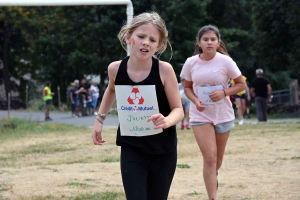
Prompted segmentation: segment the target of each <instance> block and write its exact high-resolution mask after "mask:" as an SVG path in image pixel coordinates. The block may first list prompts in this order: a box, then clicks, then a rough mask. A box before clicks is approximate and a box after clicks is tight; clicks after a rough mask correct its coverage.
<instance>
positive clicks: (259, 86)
mask: <svg viewBox="0 0 300 200" xmlns="http://www.w3.org/2000/svg"><path fill="white" fill-rule="evenodd" d="M263 73H264V72H263V70H262V69H257V70H256V79H254V80H253V82H252V84H251V95H252V97H254V98H255V99H254V100H255V107H256V114H257V118H258V121H260V122H266V121H267V104H268V101H269V102H270V103H271V102H272V98H273V96H272V87H271V84H270V81H269V80H268V79H267V78H265V77H263Z"/></svg>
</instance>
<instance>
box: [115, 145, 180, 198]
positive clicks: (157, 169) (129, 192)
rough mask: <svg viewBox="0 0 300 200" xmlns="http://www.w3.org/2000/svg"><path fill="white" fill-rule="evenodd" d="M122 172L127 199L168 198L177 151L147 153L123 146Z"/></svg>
mask: <svg viewBox="0 0 300 200" xmlns="http://www.w3.org/2000/svg"><path fill="white" fill-rule="evenodd" d="M120 162H121V173H122V180H123V185H124V190H125V193H126V199H127V200H167V199H168V194H169V190H170V186H171V183H172V179H173V176H174V173H175V169H176V163H177V151H174V152H173V153H168V154H146V153H142V152H139V151H137V150H135V149H132V148H129V147H121V161H120Z"/></svg>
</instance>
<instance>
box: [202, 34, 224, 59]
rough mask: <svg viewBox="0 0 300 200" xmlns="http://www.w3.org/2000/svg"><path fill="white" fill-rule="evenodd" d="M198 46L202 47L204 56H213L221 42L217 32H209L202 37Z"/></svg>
mask: <svg viewBox="0 0 300 200" xmlns="http://www.w3.org/2000/svg"><path fill="white" fill-rule="evenodd" d="M197 44H198V46H199V47H201V49H202V51H203V53H204V54H212V53H216V52H217V48H218V47H219V45H220V41H219V39H218V37H217V35H216V34H215V32H213V31H208V32H206V33H204V34H203V35H202V37H201V38H200V40H199V41H198V42H197Z"/></svg>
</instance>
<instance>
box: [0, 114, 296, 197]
mask: <svg viewBox="0 0 300 200" xmlns="http://www.w3.org/2000/svg"><path fill="white" fill-rule="evenodd" d="M91 133H92V130H91V129H90V128H86V127H77V126H76V127H75V126H69V125H61V124H47V123H35V122H30V121H22V120H17V119H11V120H2V121H0V200H7V199H12V200H15V199H21V200H60V199H68V200H71V199H72V200H92V199H95V200H96V199H97V200H118V199H120V200H123V199H125V196H124V191H123V187H122V180H121V175H120V169H119V154H120V148H119V147H117V146H115V135H116V129H104V131H103V136H104V138H105V139H106V140H107V143H106V144H105V145H103V146H95V145H93V143H92V138H91ZM299 142H300V124H299V123H258V124H244V125H243V126H235V127H234V128H233V130H232V132H231V135H230V138H229V141H228V145H227V149H226V153H225V158H224V163H223V166H222V168H221V170H220V171H219V176H218V179H219V190H218V199H225V200H232V199H237V200H246V199H247V200H249V199H253V200H261V199H262V200H264V199H266V200H267V199H268V200H270V199H272V200H299V199H300V190H299V185H300V145H299ZM169 199H174V200H196V199H197V200H199V199H203V200H204V199H207V196H206V191H205V187H204V183H203V179H202V157H201V153H200V151H199V149H198V146H197V144H196V142H195V140H194V136H193V133H192V131H191V130H185V131H181V130H178V163H177V170H176V173H175V176H174V180H173V183H172V187H171V190H170V195H169Z"/></svg>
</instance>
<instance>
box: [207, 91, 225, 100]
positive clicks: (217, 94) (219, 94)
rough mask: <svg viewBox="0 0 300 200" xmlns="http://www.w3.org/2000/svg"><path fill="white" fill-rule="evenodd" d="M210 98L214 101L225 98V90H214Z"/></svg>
mask: <svg viewBox="0 0 300 200" xmlns="http://www.w3.org/2000/svg"><path fill="white" fill-rule="evenodd" d="M209 98H210V99H211V100H212V101H213V102H217V101H220V100H222V99H223V98H225V94H224V91H223V90H216V91H213V92H211V93H210V94H209Z"/></svg>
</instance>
